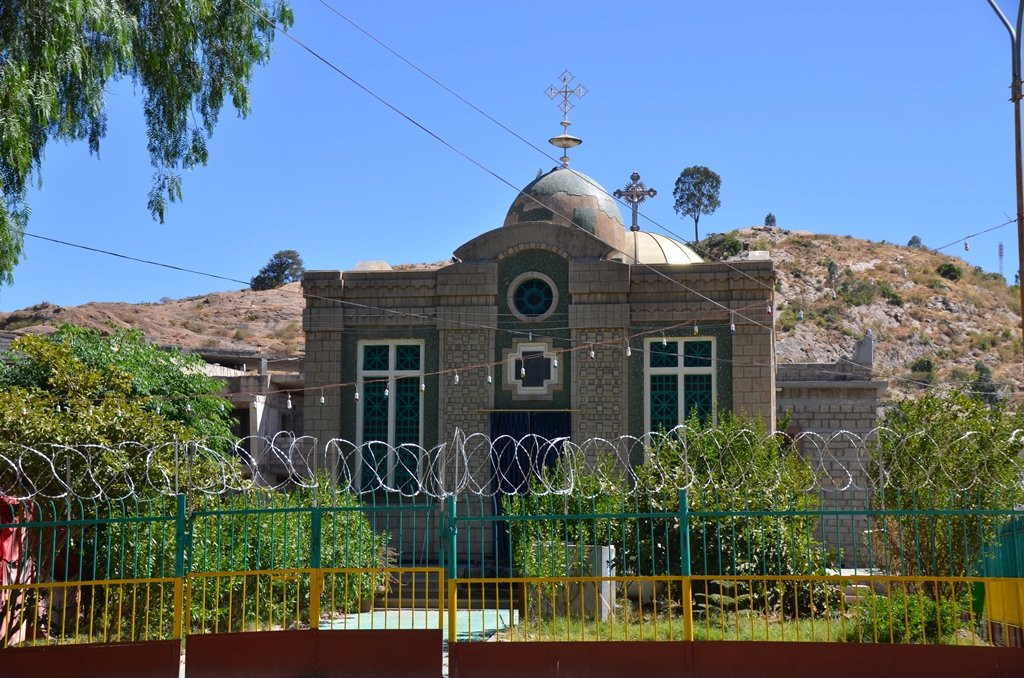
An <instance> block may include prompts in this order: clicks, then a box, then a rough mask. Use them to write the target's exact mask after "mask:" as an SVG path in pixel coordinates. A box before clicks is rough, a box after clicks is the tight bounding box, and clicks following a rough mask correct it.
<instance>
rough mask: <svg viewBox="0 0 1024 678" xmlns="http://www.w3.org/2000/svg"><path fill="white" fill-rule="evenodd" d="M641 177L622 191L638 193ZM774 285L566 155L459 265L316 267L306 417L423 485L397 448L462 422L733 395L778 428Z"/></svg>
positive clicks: (584, 421)
mask: <svg viewBox="0 0 1024 678" xmlns="http://www.w3.org/2000/svg"><path fill="white" fill-rule="evenodd" d="M556 139H559V137H556ZM553 142H554V140H553ZM638 180H639V176H638V175H636V174H635V173H634V175H633V177H632V183H631V184H630V185H629V186H627V190H626V191H624V192H623V191H618V192H616V194H617V195H624V196H626V199H627V204H629V202H632V204H633V206H634V208H635V205H636V203H637V202H639V199H637V197H636V196H637V195H639V193H638V192H637V190H636V189H637V188H638V186H639V188H641V189H642V188H643V186H642V184H639V182H638ZM629 189H633V191H632V192H630V190H629ZM646 190H647V191H648V194H652V192H651V191H650V190H649V189H646ZM774 284H775V271H774V268H773V265H772V262H771V260H770V259H768V258H764V259H748V260H743V261H730V262H728V263H725V262H722V263H719V262H705V261H702V260H701V258H700V257H699V256H698V255H697V254H696V253H695V252H694V251H693V250H692V249H690V248H689V247H688V246H687V245H685V244H683V243H681V242H678V241H676V240H674V239H672V238H670V237H666V236H664V235H661V234H657V233H650V232H645V231H641V230H639V229H638V228H637V227H636V225H635V209H634V225H633V226H632V228H630V229H627V228H626V226H625V225H624V223H623V220H622V216H621V214H620V211H619V205H618V204H617V203H616V201H615V200H614V199H613V198H612V197H611V195H610V194H609V193H608V192H607V191H605V189H604V188H602V187H601V185H600V184H598V183H597V182H596V181H595V180H593V179H591V178H590V177H588V176H586V175H585V174H582V173H581V172H578V171H577V170H575V169H571V168H569V167H568V158H563V164H562V166H558V167H555V168H553V169H551V170H550V171H548V172H545V173H542V174H539V175H538V176H537V177H536V178H535V179H534V180H533V181H531V182H530V183H528V184H527V185H526V186H525V187H524V188H523V189H522V191H521V192H520V194H519V195H518V196H517V197H516V198H515V199H514V200H513V202H512V204H511V206H510V207H509V208H508V212H507V214H506V216H505V220H504V223H503V224H502V225H501V226H499V227H498V228H493V229H490V230H486V231H485V232H483V233H481V234H480V235H478V236H477V237H475V238H473V239H472V240H470V241H469V242H466V243H464V244H462V245H460V246H458V247H457V248H455V250H454V256H453V257H452V263H450V264H448V265H444V266H434V267H429V266H425V267H417V268H411V269H406V270H395V269H392V268H391V267H390V266H389V265H387V264H385V263H383V262H372V263H368V264H361V265H360V266H358V267H357V268H356V270H353V271H344V272H343V271H307V272H306V274H305V276H304V278H303V292H304V294H305V295H306V308H305V313H304V316H303V325H304V329H305V332H306V362H305V380H306V381H305V385H306V389H307V390H306V398H305V407H304V408H303V410H304V432H305V434H306V435H308V436H313V437H314V438H316V439H317V440H319V441H321V443H323V442H326V441H328V440H331V439H343V440H345V441H348V442H349V443H354V444H355V445H357V446H363V447H362V448H361V450H362V451H361V452H359V454H360V455H361V458H360V459H358V460H355V461H354V462H350V466H352V467H351V468H348V469H346V470H345V472H347V473H351V474H352V478H353V480H354V481H355V482H356V483H357V484H358V485H359V486H360V487H367V483H368V482H370V479H371V477H372V476H374V475H376V476H378V477H379V478H380V479H381V480H383V479H384V478H386V479H387V481H386V485H387V486H389V487H413V486H414V485H415V483H416V482H417V475H418V473H419V472H418V470H417V469H418V468H419V465H420V464H421V461H420V460H417V459H414V458H408V459H398V458H397V457H398V456H399V455H403V454H408V455H414V453H413V452H412V451H410V452H408V453H406V452H404V451H403V450H402V449H399V450H398V451H395V448H399V447H400V446H401V445H403V444H407V443H412V444H415V445H418V446H421V447H424V448H428V449H429V448H432V447H434V446H436V445H439V444H441V443H444V442H446V441H448V442H450V441H451V440H452V439H453V436H455V435H456V432H457V431H461V432H462V433H463V434H465V435H472V434H477V433H482V434H486V435H489V436H490V437H491V438H497V437H499V436H503V435H508V436H512V437H515V438H517V439H518V438H521V437H523V436H526V435H530V434H537V435H539V436H542V437H545V438H548V439H553V438H559V437H568V438H570V439H572V440H573V441H574V442H583V441H584V440H587V439H591V438H603V439H614V438H617V437H619V436H623V435H632V436H636V437H638V438H640V437H643V436H644V435H645V434H646V433H647V432H650V431H657V430H660V429H671V428H672V427H673V426H676V425H677V424H679V423H681V422H683V421H684V420H685V419H686V418H688V417H690V416H697V417H700V418H703V419H714V418H715V417H716V416H717V414H718V413H720V412H723V411H728V410H732V411H736V412H740V413H744V414H747V415H751V416H755V417H760V418H761V419H762V420H763V421H764V423H765V424H766V426H767V427H768V430H774V426H775V418H776V387H775V372H776V370H775V362H774V354H773V350H772V341H773V336H772V328H773V322H774V317H773V313H772V307H773V290H774ZM338 384H344V385H345V386H342V387H340V388H338V387H336V385H338ZM318 387H323V388H324V389H325V392H326V393H327V394H328V396H329V397H326V398H323V399H321V396H322V395H323V394H322V392H321V391H320V390H318ZM328 389H329V390H328ZM321 400H322V401H323V402H325V403H326V404H319V403H320V402H321ZM371 441H380V442H386V443H388V446H387V447H383V446H382V447H381V452H380V454H379V455H377V456H380V457H381V458H367V457H373V456H374V455H375V454H376V453H374V452H373V451H372V448H367V447H365V446H364V443H368V442H371ZM594 449H595V450H596V449H597V448H596V447H595V448H594ZM631 461H636V460H631ZM479 463H480V464H481V465H482V467H484V466H486V465H488V464H490V463H491V462H490V461H489V460H486V459H484V460H480V462H479ZM481 470H483V471H484V472H486V468H482V469H481Z"/></svg>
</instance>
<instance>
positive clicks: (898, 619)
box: [846, 584, 967, 644]
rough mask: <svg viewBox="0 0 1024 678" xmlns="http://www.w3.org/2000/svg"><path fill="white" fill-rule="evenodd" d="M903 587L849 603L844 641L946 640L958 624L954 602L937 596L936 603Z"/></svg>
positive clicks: (922, 641)
mask: <svg viewBox="0 0 1024 678" xmlns="http://www.w3.org/2000/svg"><path fill="white" fill-rule="evenodd" d="M896 586H899V584H897V585H896ZM904 587H905V588H896V587H893V588H892V589H890V590H889V591H887V592H886V594H885V595H878V594H873V593H869V594H866V595H863V596H861V597H860V599H859V600H858V601H857V604H856V605H855V606H852V607H853V609H852V613H853V620H852V623H850V625H849V627H848V628H847V629H846V640H847V641H848V642H854V643H855V642H864V643H874V642H877V643H931V644H938V643H942V642H949V641H950V640H951V639H952V638H953V636H954V634H955V633H956V630H957V627H958V615H957V611H958V609H957V608H958V606H957V604H956V603H955V601H953V600H951V599H949V598H947V597H944V596H939V597H938V601H939V602H938V603H936V598H935V597H933V596H932V595H929V594H927V593H925V592H924V591H922V590H918V591H916V592H915V591H909V590H906V589H907V588H909V587H908V586H906V585H904ZM959 608H960V611H961V612H965V611H966V610H967V606H966V605H961V606H959Z"/></svg>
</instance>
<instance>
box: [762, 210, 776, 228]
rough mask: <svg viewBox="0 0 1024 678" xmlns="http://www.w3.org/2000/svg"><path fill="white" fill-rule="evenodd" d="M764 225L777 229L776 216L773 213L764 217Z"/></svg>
mask: <svg viewBox="0 0 1024 678" xmlns="http://www.w3.org/2000/svg"><path fill="white" fill-rule="evenodd" d="M764 225H765V226H771V227H772V228H774V227H775V215H774V214H772V213H771V212H769V213H768V214H766V215H764Z"/></svg>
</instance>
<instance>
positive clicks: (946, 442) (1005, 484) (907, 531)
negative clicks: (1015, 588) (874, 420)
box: [868, 391, 1024, 577]
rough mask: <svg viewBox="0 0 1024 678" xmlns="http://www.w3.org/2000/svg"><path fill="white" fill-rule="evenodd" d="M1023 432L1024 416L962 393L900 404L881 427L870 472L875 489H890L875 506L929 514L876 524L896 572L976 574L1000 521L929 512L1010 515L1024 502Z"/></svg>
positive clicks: (893, 517)
mask: <svg viewBox="0 0 1024 678" xmlns="http://www.w3.org/2000/svg"><path fill="white" fill-rule="evenodd" d="M1022 427H1024V421H1022V418H1021V414H1020V412H1018V411H1015V410H1013V409H1012V408H1010V407H1008V406H995V407H992V406H988V405H986V404H985V403H984V402H983V401H981V400H979V399H977V398H974V397H971V396H970V395H968V394H966V393H963V392H960V391H954V392H953V393H951V394H948V395H943V396H938V395H935V394H934V393H929V394H926V395H922V396H919V397H916V398H906V399H903V400H899V401H896V402H895V403H893V405H892V407H891V408H890V409H889V410H887V411H886V413H885V415H884V416H883V418H882V420H881V422H880V428H879V434H878V441H877V443H876V445H875V447H874V449H873V451H872V453H873V459H874V463H872V464H871V466H870V468H869V470H868V472H869V474H870V476H871V478H872V481H873V483H874V484H875V486H884V487H885V488H886V489H885V491H884V492H877V493H875V495H874V496H873V501H874V502H875V503H876V504H877V505H878V506H879V507H882V506H884V508H886V509H888V510H898V509H914V510H918V509H925V511H924V512H923V513H920V514H913V513H908V514H900V515H889V516H888V517H885V518H880V519H879V520H878V521H876V524H875V525H874V526H873V530H872V535H873V537H874V538H875V539H876V540H877V541H878V542H880V543H878V544H877V545H876V547H875V552H876V553H879V554H882V553H884V554H887V556H886V560H887V562H886V563H884V564H883V565H884V566H885V567H887V569H888V570H889V572H888V574H902V575H914V576H953V577H958V576H966V575H970V574H972V571H973V570H974V569H975V568H976V567H977V565H978V563H979V562H980V559H981V556H982V555H983V549H984V548H985V547H986V545H987V544H988V542H989V540H990V539H991V538H992V535H993V533H994V528H995V523H994V521H995V520H996V519H995V518H990V517H986V516H985V515H982V514H973V515H971V516H970V517H957V518H956V520H952V519H950V518H949V517H948V516H942V515H931V514H929V513H928V511H927V510H928V509H933V508H940V509H968V510H970V509H977V508H978V507H982V508H985V509H992V510H1009V509H1012V508H1013V507H1014V506H1016V505H1018V504H1020V503H1021V502H1022V501H1024V490H1022V489H1021V486H1020V478H1021V477H1022V473H1024V460H1022V458H1021V455H1020V445H1021V438H1020V435H1019V433H1017V434H1016V435H1015V433H1014V432H1015V431H1018V429H1020V428H1022ZM922 488H928V489H926V490H925V489H922ZM947 544H953V545H955V546H956V548H947V547H946V546H944V545H947Z"/></svg>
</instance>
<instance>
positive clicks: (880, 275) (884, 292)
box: [704, 227, 1024, 393]
mask: <svg viewBox="0 0 1024 678" xmlns="http://www.w3.org/2000/svg"><path fill="white" fill-rule="evenodd" d="M704 244H705V245H706V246H707V247H709V248H710V249H711V250H712V251H714V252H715V253H716V254H718V255H719V256H723V255H727V254H731V253H733V252H735V251H736V250H737V249H742V248H743V247H747V248H749V249H750V250H769V251H770V252H771V256H772V259H773V260H774V261H775V266H776V268H777V269H778V283H777V285H776V306H777V315H776V327H777V329H778V344H777V355H778V360H779V362H830V361H834V360H836V359H837V358H840V357H846V356H848V355H849V353H850V350H851V347H852V345H853V340H854V339H856V338H859V337H861V336H863V334H864V333H865V332H866V331H867V330H871V332H872V334H873V335H874V338H875V341H876V344H875V369H876V371H877V372H878V373H879V376H881V377H883V378H887V379H889V380H890V382H891V390H892V391H899V392H910V391H915V390H919V389H921V388H923V387H924V386H926V385H927V384H937V383H950V384H955V383H959V384H963V383H965V382H970V381H971V380H973V379H975V378H976V376H977V372H976V368H975V365H976V364H977V363H978V362H979V361H981V362H982V363H984V364H985V365H987V366H988V367H989V368H991V370H992V373H993V375H992V376H993V378H994V379H995V381H996V382H997V383H1000V384H1001V385H1002V386H1003V388H1004V390H1005V391H1007V392H1011V393H1020V392H1021V391H1022V390H1024V346H1022V342H1021V338H1020V337H1021V334H1020V322H1021V317H1020V310H1021V309H1020V291H1019V289H1018V288H1017V287H1008V286H1007V285H1006V283H1005V282H1004V280H1003V278H1002V277H1000V276H999V275H998V274H993V273H986V272H984V271H982V270H981V269H976V268H975V267H973V266H971V265H969V264H967V263H966V262H964V261H963V260H962V259H958V258H956V257H952V256H949V255H947V254H943V253H937V252H933V251H932V250H929V249H926V248H924V247H906V246H901V245H892V244H888V243H884V242H883V243H875V242H868V241H865V240H860V239H858V238H852V237H849V236H834V235H823V234H815V233H810V232H808V231H786V230H782V229H778V228H768V227H753V228H746V229H742V230H739V231H734V232H732V233H729V234H725V235H717V236H712V237H710V238H709V239H708V240H706V241H705V242H704ZM1014 268H1016V267H1014ZM801 312H802V319H801Z"/></svg>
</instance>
